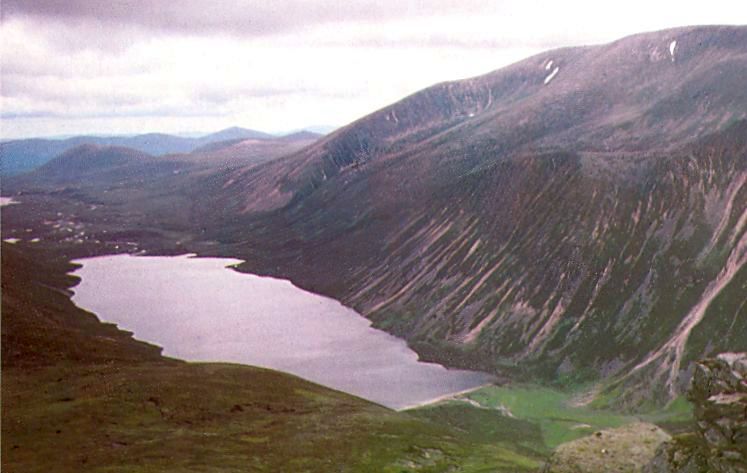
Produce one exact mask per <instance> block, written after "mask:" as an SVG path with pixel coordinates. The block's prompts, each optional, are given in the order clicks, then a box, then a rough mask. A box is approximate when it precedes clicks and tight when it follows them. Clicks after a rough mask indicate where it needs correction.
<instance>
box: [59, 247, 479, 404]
mask: <svg viewBox="0 0 747 473" xmlns="http://www.w3.org/2000/svg"><path fill="white" fill-rule="evenodd" d="M240 262H241V261H239V260H235V259H225V258H194V257H189V256H176V257H173V256H172V257H150V256H148V257H144V256H138V257H135V256H130V255H116V256H103V257H97V258H87V259H81V260H77V261H76V263H79V264H82V265H83V266H82V267H81V268H80V269H78V270H76V271H75V274H76V275H78V276H80V277H81V279H82V281H81V282H80V284H79V285H78V286H76V287H75V288H74V290H75V295H74V296H73V301H74V302H75V303H76V304H77V305H78V306H80V307H83V308H85V309H87V310H90V311H92V312H95V313H96V314H98V315H99V317H100V318H101V319H102V320H105V321H108V322H114V323H116V324H117V325H119V326H120V327H121V328H123V329H125V330H129V331H132V332H134V334H135V336H136V337H137V338H138V339H140V340H145V341H148V342H152V343H155V344H157V345H159V346H162V347H163V348H164V354H165V355H166V356H172V357H176V358H181V359H184V360H190V361H228V362H237V363H245V364H251V365H257V366H264V367H267V368H273V369H277V370H281V371H287V372H290V373H293V374H296V375H298V376H301V377H303V378H306V379H309V380H311V381H315V382H317V383H320V384H323V385H325V386H329V387H332V388H335V389H339V390H341V391H345V392H348V393H351V394H355V395H357V396H360V397H363V398H366V399H369V400H372V401H375V402H378V403H380V404H383V405H385V406H388V407H392V408H403V407H407V406H413V405H417V404H421V403H425V402H428V401H431V400H434V399H436V398H439V397H443V396H445V395H449V394H453V393H456V392H461V391H465V390H468V389H472V388H475V387H478V386H481V385H484V384H486V383H488V382H490V381H491V379H492V378H491V377H490V376H489V375H487V374H485V373H477V372H472V371H463V370H447V369H446V368H444V367H443V366H441V365H438V364H433V363H421V362H419V361H418V359H417V355H416V354H415V352H413V351H412V350H410V349H409V348H408V347H407V345H406V344H405V342H404V341H402V340H400V339H398V338H396V337H393V336H391V335H389V334H387V333H385V332H382V331H380V330H376V329H373V328H371V327H370V322H369V321H368V320H367V319H365V318H364V317H362V316H360V315H359V314H357V313H356V312H355V311H353V310H351V309H349V308H347V307H345V306H343V305H342V304H340V303H339V302H337V301H335V300H333V299H329V298H326V297H322V296H319V295H316V294H312V293H309V292H307V291H304V290H302V289H299V288H297V287H295V286H293V285H292V284H291V283H290V282H289V281H286V280H280V279H274V278H268V277H259V276H256V275H252V274H244V273H239V272H237V271H234V270H232V269H230V268H228V266H231V265H235V264H238V263H240Z"/></svg>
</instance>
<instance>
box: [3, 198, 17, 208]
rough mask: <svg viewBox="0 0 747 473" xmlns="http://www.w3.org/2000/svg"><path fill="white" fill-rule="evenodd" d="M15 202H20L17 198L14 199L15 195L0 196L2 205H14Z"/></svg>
mask: <svg viewBox="0 0 747 473" xmlns="http://www.w3.org/2000/svg"><path fill="white" fill-rule="evenodd" d="M13 204H20V202H18V201H17V200H13V197H0V207H5V206H6V205H13Z"/></svg>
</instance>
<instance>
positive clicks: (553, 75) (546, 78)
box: [545, 67, 560, 85]
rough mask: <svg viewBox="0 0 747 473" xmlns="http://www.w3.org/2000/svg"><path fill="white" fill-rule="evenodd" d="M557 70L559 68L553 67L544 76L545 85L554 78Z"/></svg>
mask: <svg viewBox="0 0 747 473" xmlns="http://www.w3.org/2000/svg"><path fill="white" fill-rule="evenodd" d="M559 70H560V68H559V67H556V68H555V69H553V70H552V72H551V73H550V75H549V76H547V77H545V85H547V84H549V83H550V81H551V80H553V79H554V78H555V75H556V74H557V73H558V71H559Z"/></svg>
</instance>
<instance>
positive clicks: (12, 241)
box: [3, 238, 21, 245]
mask: <svg viewBox="0 0 747 473" xmlns="http://www.w3.org/2000/svg"><path fill="white" fill-rule="evenodd" d="M3 241H4V242H5V243H12V244H14V245H15V244H16V243H18V242H19V241H21V239H20V238H6V239H4V240H3Z"/></svg>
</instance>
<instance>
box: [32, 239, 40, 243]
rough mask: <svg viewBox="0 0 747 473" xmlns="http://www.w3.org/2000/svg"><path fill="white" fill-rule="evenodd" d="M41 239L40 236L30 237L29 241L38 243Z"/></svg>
mask: <svg viewBox="0 0 747 473" xmlns="http://www.w3.org/2000/svg"><path fill="white" fill-rule="evenodd" d="M40 241H41V238H32V239H31V243H39V242H40Z"/></svg>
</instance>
